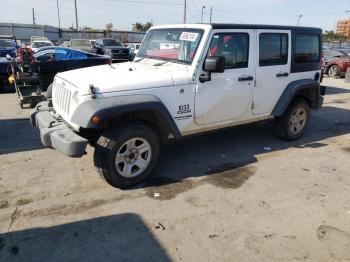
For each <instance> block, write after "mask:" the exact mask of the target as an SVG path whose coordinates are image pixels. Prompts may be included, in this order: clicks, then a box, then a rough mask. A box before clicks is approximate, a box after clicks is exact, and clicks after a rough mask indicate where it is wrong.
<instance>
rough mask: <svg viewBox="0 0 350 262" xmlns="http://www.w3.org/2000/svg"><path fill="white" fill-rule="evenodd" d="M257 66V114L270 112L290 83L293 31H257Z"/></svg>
mask: <svg viewBox="0 0 350 262" xmlns="http://www.w3.org/2000/svg"><path fill="white" fill-rule="evenodd" d="M256 37H257V43H258V45H257V52H258V55H257V62H258V63H257V67H256V81H255V87H254V98H253V109H252V111H253V114H255V115H269V114H271V112H272V110H273V108H274V106H275V105H276V104H277V102H278V99H279V98H280V97H281V95H282V93H283V91H284V90H285V88H286V87H287V85H288V84H289V82H290V63H291V62H290V60H291V51H290V50H291V35H290V31H289V30H273V31H272V30H258V31H257V36H256Z"/></svg>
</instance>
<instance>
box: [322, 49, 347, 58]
mask: <svg viewBox="0 0 350 262" xmlns="http://www.w3.org/2000/svg"><path fill="white" fill-rule="evenodd" d="M323 55H324V57H325V59H326V60H329V59H332V58H338V57H342V56H344V54H343V53H341V52H338V51H335V50H325V51H323Z"/></svg>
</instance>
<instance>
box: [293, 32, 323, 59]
mask: <svg viewBox="0 0 350 262" xmlns="http://www.w3.org/2000/svg"><path fill="white" fill-rule="evenodd" d="M294 61H295V62H296V63H311V62H319V61H320V37H319V35H316V34H296V37H295V55H294Z"/></svg>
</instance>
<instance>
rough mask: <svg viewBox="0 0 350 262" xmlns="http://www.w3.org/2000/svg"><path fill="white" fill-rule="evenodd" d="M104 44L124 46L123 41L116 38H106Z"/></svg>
mask: <svg viewBox="0 0 350 262" xmlns="http://www.w3.org/2000/svg"><path fill="white" fill-rule="evenodd" d="M103 45H104V46H123V45H122V43H121V42H119V41H117V40H115V39H104V40H103Z"/></svg>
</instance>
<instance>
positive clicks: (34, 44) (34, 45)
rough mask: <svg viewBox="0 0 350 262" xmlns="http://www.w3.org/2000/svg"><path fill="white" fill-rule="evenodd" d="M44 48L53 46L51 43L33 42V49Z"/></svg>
mask: <svg viewBox="0 0 350 262" xmlns="http://www.w3.org/2000/svg"><path fill="white" fill-rule="evenodd" d="M44 46H53V45H52V44H51V43H50V42H33V45H32V47H33V48H40V47H44Z"/></svg>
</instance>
